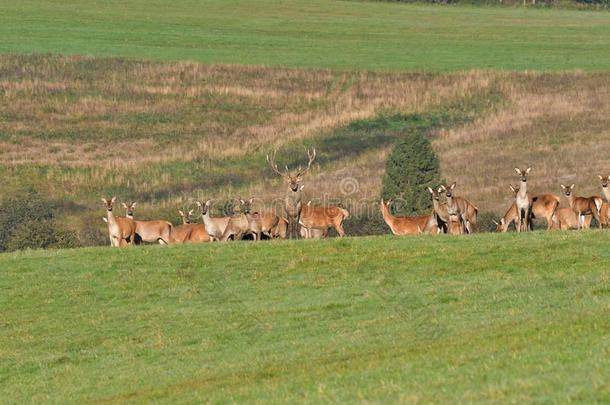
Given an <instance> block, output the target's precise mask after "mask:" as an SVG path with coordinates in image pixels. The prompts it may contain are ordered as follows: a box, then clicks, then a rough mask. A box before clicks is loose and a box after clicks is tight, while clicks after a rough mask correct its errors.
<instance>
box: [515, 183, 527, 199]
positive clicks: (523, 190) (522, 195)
mask: <svg viewBox="0 0 610 405" xmlns="http://www.w3.org/2000/svg"><path fill="white" fill-rule="evenodd" d="M517 198H518V199H520V200H524V199H527V181H523V180H522V181H521V185H520V186H519V192H518V193H517Z"/></svg>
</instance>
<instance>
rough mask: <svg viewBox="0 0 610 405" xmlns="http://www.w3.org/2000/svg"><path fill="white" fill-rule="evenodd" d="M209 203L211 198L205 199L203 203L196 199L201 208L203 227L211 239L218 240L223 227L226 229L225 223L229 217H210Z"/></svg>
mask: <svg viewBox="0 0 610 405" xmlns="http://www.w3.org/2000/svg"><path fill="white" fill-rule="evenodd" d="M211 204H212V201H211V200H207V201H206V202H204V203H201V202H199V201H197V205H198V206H199V207H200V208H201V216H202V218H203V224H204V225H205V229H206V230H207V231H208V234H209V235H210V238H211V239H212V240H217V241H218V240H220V238H222V234H223V233H224V231H225V229H227V224H228V223H229V220H230V219H231V217H211V216H210V206H211Z"/></svg>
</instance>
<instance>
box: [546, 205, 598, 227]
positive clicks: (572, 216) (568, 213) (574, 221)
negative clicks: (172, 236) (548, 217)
mask: <svg viewBox="0 0 610 405" xmlns="http://www.w3.org/2000/svg"><path fill="white" fill-rule="evenodd" d="M592 217H593V216H592V215H591V214H589V215H585V218H584V220H583V223H582V227H583V228H584V229H589V227H590V226H591V218H592ZM552 221H553V226H552V228H551V229H560V230H562V231H565V230H568V229H578V216H577V215H576V213H575V212H574V210H572V208H559V209H557V210H556V211H555V214H554V215H553V219H552Z"/></svg>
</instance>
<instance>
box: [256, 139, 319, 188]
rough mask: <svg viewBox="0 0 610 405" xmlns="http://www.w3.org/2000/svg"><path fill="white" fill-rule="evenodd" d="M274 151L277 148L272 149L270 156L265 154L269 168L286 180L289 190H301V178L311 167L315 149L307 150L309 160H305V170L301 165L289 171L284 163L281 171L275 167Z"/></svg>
mask: <svg viewBox="0 0 610 405" xmlns="http://www.w3.org/2000/svg"><path fill="white" fill-rule="evenodd" d="M276 152H277V150H274V151H273V155H272V156H271V157H269V155H267V162H268V163H269V166H271V169H272V170H273V171H274V172H275V173H277V174H278V175H279V176H280V177H282V178H284V180H286V182H287V183H288V187H290V190H292V191H293V192H295V193H296V192H298V191H301V190H302V189H303V186H302V185H301V184H300V183H301V180H303V177H304V176H305V175H306V174H307V172H308V171H309V168H310V167H311V164H312V163H313V161H314V160H315V158H316V149H315V148H314V149H312V150H311V151H310V150H307V157H308V159H309V161H308V162H307V167H306V168H305V170H302V169H301V167H299V169H298V170H297V171H296V172H291V171H290V169H288V166H287V165H286V166H284V167H285V170H284V172H283V173H282V172H281V171H280V170H279V169H278V168H277V163H275V154H276Z"/></svg>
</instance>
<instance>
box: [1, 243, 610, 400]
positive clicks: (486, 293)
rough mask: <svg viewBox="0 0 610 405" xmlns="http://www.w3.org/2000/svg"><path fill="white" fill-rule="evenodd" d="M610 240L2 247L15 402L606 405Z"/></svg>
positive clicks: (7, 351) (5, 370)
mask: <svg viewBox="0 0 610 405" xmlns="http://www.w3.org/2000/svg"><path fill="white" fill-rule="evenodd" d="M608 243H610V233H608V232H605V231H604V232H599V231H588V232H582V233H576V232H569V233H558V232H555V233H533V234H528V235H523V234H520V235H517V234H504V235H475V236H472V237H407V238H396V237H369V238H354V239H349V238H348V239H343V240H336V239H335V240H326V241H322V242H315V241H286V242H268V243H267V242H261V243H259V244H255V243H247V242H237V243H228V244H208V245H199V246H176V247H169V248H163V247H157V246H150V247H144V248H134V249H123V250H113V249H110V248H89V249H77V250H63V251H35V252H31V251H30V252H18V253H11V254H2V255H0V269H1V270H0V274H1V275H0V291H1V292H2V293H1V294H0V305H1V306H2V308H3V309H2V312H1V313H0V320H1V324H2V329H3V332H2V334H0V357H1V359H2V361H1V362H0V381H2V386H3V401H6V402H15V403H20V402H40V401H45V402H47V401H51V402H62V403H66V402H83V401H87V402H90V401H93V402H98V401H101V402H107V401H110V402H117V401H118V402H120V401H123V400H132V401H138V402H141V401H151V400H155V401H163V402H165V401H170V400H171V401H172V402H183V401H184V402H192V401H198V400H206V401H212V402H225V401H248V402H286V401H288V402H306V403H319V402H320V401H324V402H337V401H339V402H344V401H391V402H404V403H420V402H455V401H465V402H561V403H565V402H572V401H573V402H589V403H591V402H600V403H601V402H607V401H609V400H610V385H609V383H608V381H610V378H609V377H610V376H609V374H608V373H609V372H608V370H609V366H610V364H609V362H610V360H609V359H610V342H609V341H608V339H607V337H608V333H610V324H609V323H608V311H609V310H610V278H609V274H608V271H607V261H608V258H609V254H608V249H607V246H608Z"/></svg>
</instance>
